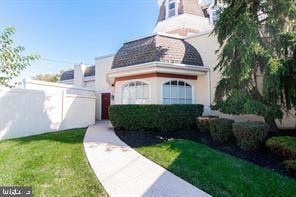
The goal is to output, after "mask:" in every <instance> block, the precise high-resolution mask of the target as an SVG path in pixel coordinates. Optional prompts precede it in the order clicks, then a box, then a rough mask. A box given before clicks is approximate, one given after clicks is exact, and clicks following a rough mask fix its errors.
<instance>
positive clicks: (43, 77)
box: [32, 70, 64, 82]
mask: <svg viewBox="0 0 296 197" xmlns="http://www.w3.org/2000/svg"><path fill="white" fill-rule="evenodd" d="M63 72H64V71H63V70H61V71H60V72H59V73H54V74H39V75H36V76H33V77H32V79H34V80H40V81H47V82H58V81H59V80H60V77H61V75H62V73H63Z"/></svg>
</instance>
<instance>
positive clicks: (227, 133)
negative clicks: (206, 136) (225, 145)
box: [209, 118, 234, 143]
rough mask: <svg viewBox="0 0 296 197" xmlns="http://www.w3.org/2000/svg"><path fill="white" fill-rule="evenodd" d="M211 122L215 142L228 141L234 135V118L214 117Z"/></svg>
mask: <svg viewBox="0 0 296 197" xmlns="http://www.w3.org/2000/svg"><path fill="white" fill-rule="evenodd" d="M209 123H210V132H211V136H212V138H213V140H214V141H215V142H219V143H222V142H226V141H227V140H228V139H229V138H230V137H231V136H232V123H234V121H233V120H230V119H225V118H212V119H210V121H209Z"/></svg>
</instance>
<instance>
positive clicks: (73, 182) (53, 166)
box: [0, 129, 107, 196]
mask: <svg viewBox="0 0 296 197" xmlns="http://www.w3.org/2000/svg"><path fill="white" fill-rule="evenodd" d="M84 134H85V129H73V130H68V131H62V132H56V133H49V134H44V135H38V136H33V137H27V138H20V139H15V140H7V141H3V142H0V158H1V162H0V185H1V186H32V187H33V195H34V196H107V194H106V192H105V191H104V189H103V187H102V186H101V185H100V184H99V181H98V180H97V179H96V177H95V175H94V174H93V172H92V170H91V168H90V167H89V165H88V162H87V158H86V156H85V153H84V150H83V143H82V141H83V137H84Z"/></svg>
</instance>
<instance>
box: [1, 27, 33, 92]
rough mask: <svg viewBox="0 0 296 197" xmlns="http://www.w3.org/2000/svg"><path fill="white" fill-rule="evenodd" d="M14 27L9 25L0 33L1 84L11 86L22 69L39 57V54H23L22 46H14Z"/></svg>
mask: <svg viewBox="0 0 296 197" xmlns="http://www.w3.org/2000/svg"><path fill="white" fill-rule="evenodd" d="M14 34H15V29H14V28H13V27H7V28H5V29H4V31H3V33H2V34H0V85H4V86H8V87H10V86H11V85H12V84H11V81H12V80H13V79H14V78H16V77H18V76H19V75H20V74H21V71H22V70H23V69H25V68H27V67H28V66H30V63H31V61H33V60H36V59H38V56H37V55H28V56H24V55H22V52H23V51H24V50H25V48H24V47H22V46H17V47H14V46H13V44H14V42H13V40H12V36H13V35H14Z"/></svg>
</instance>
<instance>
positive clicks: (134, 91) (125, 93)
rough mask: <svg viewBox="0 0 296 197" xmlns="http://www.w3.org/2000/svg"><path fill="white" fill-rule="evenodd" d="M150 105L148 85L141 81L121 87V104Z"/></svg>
mask: <svg viewBox="0 0 296 197" xmlns="http://www.w3.org/2000/svg"><path fill="white" fill-rule="evenodd" d="M148 103H150V96H149V85H148V84H147V83H145V82H143V81H132V82H129V83H127V84H125V85H124V86H123V87H122V104H148Z"/></svg>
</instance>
